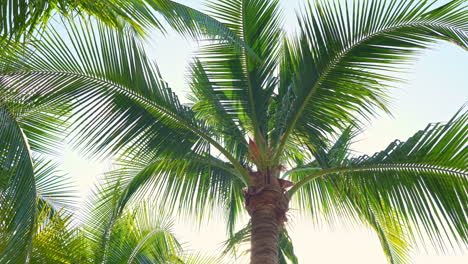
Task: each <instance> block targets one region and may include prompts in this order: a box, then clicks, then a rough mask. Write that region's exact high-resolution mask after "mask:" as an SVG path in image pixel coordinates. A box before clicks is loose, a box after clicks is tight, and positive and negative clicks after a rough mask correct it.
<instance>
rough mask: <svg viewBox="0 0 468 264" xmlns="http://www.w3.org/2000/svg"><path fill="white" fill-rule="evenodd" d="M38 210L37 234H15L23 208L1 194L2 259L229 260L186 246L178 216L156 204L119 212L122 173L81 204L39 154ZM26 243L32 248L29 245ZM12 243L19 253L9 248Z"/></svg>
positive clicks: (193, 263) (190, 263)
mask: <svg viewBox="0 0 468 264" xmlns="http://www.w3.org/2000/svg"><path fill="white" fill-rule="evenodd" d="M34 164H35V168H36V170H35V174H34V175H35V180H36V187H37V190H36V193H37V194H38V197H37V200H36V201H37V211H38V212H37V214H36V217H35V221H36V222H35V223H34V226H33V230H32V234H31V235H30V236H31V239H30V240H27V239H24V238H22V239H21V238H20V239H18V238H16V239H12V238H11V237H15V234H14V231H18V230H17V229H12V228H11V222H12V220H11V219H14V218H17V217H18V215H20V214H21V211H20V210H17V208H14V207H13V206H11V205H12V203H11V202H10V201H9V198H10V197H9V195H8V193H5V192H2V193H1V200H0V205H1V207H0V237H1V238H2V239H1V240H0V250H1V252H2V254H1V255H0V260H1V261H2V263H38V264H39V263H40V264H47V263H51V264H57V263H64V264H65V263H177V264H198V263H200V264H201V263H208V264H209V263H213V264H214V263H223V261H222V259H221V258H219V257H218V258H214V257H208V256H203V255H201V254H198V253H196V252H195V253H194V252H189V251H186V250H184V249H183V247H182V245H181V244H180V243H179V242H178V240H177V239H176V238H175V236H174V235H173V233H172V229H173V227H172V226H173V223H172V219H171V218H169V217H168V216H167V214H165V212H164V211H163V210H161V209H159V208H161V207H160V206H157V205H155V204H151V205H150V204H147V203H143V202H141V203H133V204H132V205H131V206H128V207H127V208H126V209H125V210H124V211H123V212H122V213H121V216H120V217H119V218H118V219H116V218H114V217H113V212H114V210H113V209H114V207H115V206H116V205H117V203H116V202H117V200H118V199H119V197H120V195H121V193H120V192H121V191H122V190H123V188H121V185H120V184H119V179H117V178H114V179H113V180H112V181H104V182H103V181H101V182H100V183H99V184H97V185H96V186H95V188H94V189H93V190H94V191H93V193H92V195H90V197H89V198H88V200H87V201H86V203H85V206H84V211H81V210H77V209H78V208H76V207H75V205H74V202H75V199H73V198H76V197H74V196H73V187H72V185H71V181H70V179H69V178H67V177H64V176H62V175H61V174H60V172H59V171H58V170H57V169H56V167H57V164H54V163H51V162H47V161H45V160H44V159H35V161H34ZM24 246H26V247H27V248H26V250H24ZM6 248H10V249H12V250H15V254H9V253H10V251H8V250H5V249H6Z"/></svg>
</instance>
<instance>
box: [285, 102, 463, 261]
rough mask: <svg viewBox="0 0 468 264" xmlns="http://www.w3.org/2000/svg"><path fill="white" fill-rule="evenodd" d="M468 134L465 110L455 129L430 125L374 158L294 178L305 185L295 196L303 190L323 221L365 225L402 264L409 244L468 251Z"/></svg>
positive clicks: (449, 125)
mask: <svg viewBox="0 0 468 264" xmlns="http://www.w3.org/2000/svg"><path fill="white" fill-rule="evenodd" d="M467 129H468V112H466V111H465V110H460V111H459V112H458V113H457V114H456V115H455V116H454V117H453V118H452V120H450V121H449V122H448V123H446V124H441V123H436V124H432V125H429V126H428V127H427V128H426V129H425V130H421V131H419V132H418V133H416V134H415V135H414V136H413V137H411V138H409V139H408V140H407V141H406V142H400V141H395V142H393V143H392V144H390V146H389V147H388V148H387V149H386V150H384V151H382V152H378V153H376V154H375V155H373V156H372V157H369V156H362V157H358V158H344V159H342V160H341V162H339V163H338V164H334V165H333V166H332V167H330V168H325V169H317V170H316V172H313V173H310V172H309V173H307V174H304V173H303V174H302V176H301V175H299V174H297V173H296V174H291V175H292V178H293V179H294V180H297V181H298V183H297V184H296V186H294V187H293V188H292V189H291V190H290V193H291V194H294V193H295V192H296V191H298V193H297V194H298V197H297V199H298V200H297V201H298V202H299V204H302V205H303V206H308V207H309V208H315V210H313V212H315V214H317V213H326V214H335V215H337V214H340V215H344V216H349V218H351V219H359V218H362V219H363V220H364V221H365V222H367V223H368V224H370V225H371V226H372V227H373V228H374V229H375V230H376V231H377V233H378V235H379V238H380V239H381V242H382V245H383V246H384V249H385V251H386V253H387V255H388V256H389V259H390V260H391V261H393V262H395V263H401V262H403V263H404V260H407V259H406V257H405V255H406V254H407V252H406V251H407V248H408V245H409V244H411V243H414V242H415V241H416V242H422V245H423V246H428V245H429V244H431V245H433V246H434V247H436V248H438V249H442V250H443V249H446V248H447V247H448V246H447V245H451V246H456V245H457V246H459V247H461V248H463V247H464V245H466V241H467V231H468V230H467V228H466V227H467V222H466V219H467V217H466V212H467V209H468V208H467V207H466V204H468V203H467V201H468V197H467V195H466V194H467V193H468V192H467V188H468V178H467V176H468V173H467V171H466V164H468V160H467V157H468V155H467V150H468V148H467V142H468V141H467V138H468V137H467V135H468V134H467V133H468V130H467ZM306 175H307V176H306ZM296 177H298V178H296ZM312 179H315V180H313V181H312ZM306 184H307V185H306ZM307 204H308V205H307ZM317 204H321V205H320V206H322V207H320V206H317ZM316 206H317V207H316ZM317 208H321V209H319V210H318V211H317ZM390 242H392V243H390Z"/></svg>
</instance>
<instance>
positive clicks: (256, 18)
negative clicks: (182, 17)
mask: <svg viewBox="0 0 468 264" xmlns="http://www.w3.org/2000/svg"><path fill="white" fill-rule="evenodd" d="M208 6H209V8H210V12H209V14H211V15H212V16H213V17H215V18H217V19H219V20H220V21H221V22H223V23H224V24H226V25H227V26H228V27H229V28H230V29H231V30H232V31H233V32H235V33H236V34H237V35H239V36H240V37H241V39H242V40H243V41H244V42H245V44H246V45H248V46H249V47H250V48H251V50H252V51H253V53H254V54H255V55H252V53H251V52H249V50H248V49H245V48H244V49H242V52H238V50H236V49H233V48H232V47H230V46H228V45H224V44H211V43H210V44H209V45H207V46H205V47H204V48H203V49H202V51H201V52H200V55H199V60H200V62H201V63H200V65H199V66H198V67H199V69H203V71H204V72H205V76H206V77H208V79H207V80H208V81H209V83H210V85H211V86H213V87H214V89H213V91H212V92H211V93H212V95H211V96H210V99H213V98H222V101H221V102H220V105H219V106H218V107H217V108H214V109H213V110H218V111H219V110H220V111H221V112H220V113H222V114H223V115H225V113H228V114H229V115H231V119H232V120H233V122H235V123H238V124H240V125H242V126H245V130H247V131H249V132H251V133H253V134H254V137H255V138H264V139H266V136H267V130H268V107H269V104H270V98H271V94H272V93H273V90H274V88H275V86H276V78H274V76H273V73H274V72H273V71H274V69H275V67H276V60H277V57H278V47H279V45H278V39H279V37H280V34H281V28H280V27H281V12H280V10H279V7H278V1H265V0H238V1H216V2H210V3H209V4H208ZM196 99H197V101H196V103H203V102H204V101H205V100H206V99H205V98H196ZM206 104H210V101H209V100H207V101H206ZM216 116H218V115H217V114H215V115H214V117H216Z"/></svg>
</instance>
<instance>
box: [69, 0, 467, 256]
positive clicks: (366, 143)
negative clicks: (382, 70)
mask: <svg viewBox="0 0 468 264" xmlns="http://www.w3.org/2000/svg"><path fill="white" fill-rule="evenodd" d="M179 2H181V3H183V4H187V5H189V6H191V7H195V8H199V9H202V7H203V6H202V4H201V3H202V1H195V0H193V1H179ZM302 2H303V1H299V0H293V1H291V0H288V1H285V0H283V1H282V2H281V4H282V6H283V7H284V8H285V24H286V29H287V30H288V31H289V30H291V29H293V28H294V26H295V19H294V9H297V8H298V7H299V6H300V3H302ZM151 35H152V36H151V40H150V42H149V43H150V44H149V45H148V53H149V55H150V56H151V57H153V58H154V59H155V61H156V62H157V63H158V65H159V67H160V70H161V73H162V76H163V78H164V79H165V80H166V81H167V82H168V83H169V85H170V86H171V87H172V89H173V90H174V91H175V92H176V93H177V94H178V95H179V96H180V97H181V98H185V97H186V94H187V91H188V86H187V83H186V80H187V66H188V63H189V62H190V58H191V57H192V55H193V54H194V52H195V51H196V50H197V47H198V45H197V43H196V42H194V41H189V40H185V39H184V38H182V37H180V36H177V35H176V34H173V33H172V32H169V34H167V35H166V36H163V35H161V34H159V33H156V32H155V33H154V34H151ZM467 75H468V52H466V51H463V50H462V49H461V48H458V47H456V46H454V45H453V44H446V43H437V44H435V45H433V46H432V47H431V48H430V49H429V50H427V51H425V52H424V53H423V54H422V55H421V56H420V58H419V60H418V61H417V62H416V63H414V64H413V65H411V67H410V69H409V70H408V71H407V72H406V73H404V74H402V76H403V77H405V78H406V79H407V80H408V82H407V83H405V84H402V85H399V86H398V88H397V89H395V90H392V91H391V95H392V103H391V109H392V114H393V116H389V115H387V114H384V113H382V114H381V115H380V116H379V117H376V118H374V119H373V120H371V122H368V123H366V125H365V129H364V133H362V134H361V135H360V136H359V137H358V138H357V142H356V143H355V144H354V145H353V150H355V152H356V153H358V154H363V153H365V154H372V153H374V152H376V151H379V150H383V149H384V148H385V147H386V146H387V145H388V144H389V143H390V142H392V141H393V140H395V139H401V140H405V139H407V138H408V137H409V136H411V135H413V134H414V133H415V132H416V131H418V130H420V129H423V128H425V126H426V125H427V124H428V123H431V122H437V121H447V120H449V119H450V117H451V116H452V115H453V114H454V113H455V112H456V111H457V110H458V109H459V108H460V107H461V106H462V105H463V104H464V103H466V102H467V101H468V76H467ZM62 162H63V164H64V168H65V170H66V171H67V172H69V174H70V176H71V177H73V178H74V179H76V181H77V183H78V185H79V188H80V190H81V193H82V194H84V193H86V192H87V190H88V189H89V187H90V186H92V184H93V182H94V179H95V178H96V177H98V175H99V174H101V173H103V172H105V171H106V169H107V168H108V165H106V164H104V163H99V162H96V161H91V160H86V159H84V158H83V157H81V156H80V154H79V153H77V152H75V151H73V150H71V149H68V150H67V151H65V154H64V155H63V157H62ZM289 217H290V221H289V222H288V228H290V235H291V237H292V239H293V241H294V246H295V251H296V254H297V256H298V257H299V261H300V263H329V264H334V263H349V264H354V263H360V264H366V263H373V264H380V263H382V264H384V263H387V261H386V259H385V256H384V255H383V253H382V250H381V248H380V244H379V242H378V239H377V236H376V235H375V234H373V233H372V232H371V231H370V230H367V229H366V228H364V227H361V228H354V229H349V228H345V227H335V229H333V230H331V229H330V227H327V226H319V227H317V226H313V225H312V222H311V221H310V219H307V218H302V217H299V216H297V215H296V214H295V213H294V211H292V212H290V216H289ZM175 233H176V234H177V236H178V237H179V238H180V239H181V240H182V241H185V242H186V246H187V247H188V248H191V249H194V250H202V251H204V252H207V253H210V254H217V253H219V251H218V250H219V246H220V243H221V242H222V241H223V240H224V239H225V227H224V224H223V221H222V218H220V219H215V220H213V221H211V222H209V223H206V224H204V225H202V226H201V227H200V228H197V227H195V226H194V225H193V224H191V223H190V222H188V221H186V222H184V220H179V221H178V223H177V224H176V226H175ZM412 257H413V262H412V263H416V264H432V263H433V264H435V263H445V264H461V263H463V264H466V263H468V256H467V255H463V254H462V253H460V252H449V254H448V255H436V253H435V252H433V251H429V252H416V253H415V254H413V256H412ZM239 263H245V261H240V262H239Z"/></svg>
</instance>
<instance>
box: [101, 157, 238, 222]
mask: <svg viewBox="0 0 468 264" xmlns="http://www.w3.org/2000/svg"><path fill="white" fill-rule="evenodd" d="M145 158H146V159H145ZM118 166H119V169H117V170H115V171H114V172H111V173H110V174H109V175H108V177H109V178H110V179H114V180H115V179H118V180H119V181H120V184H122V188H123V190H122V195H121V197H120V199H119V201H118V205H117V206H118V208H116V210H117V214H118V212H120V211H121V210H123V208H125V206H127V205H128V204H129V202H130V201H137V200H140V199H144V197H151V198H152V199H155V200H157V201H159V202H160V203H161V204H165V205H166V206H167V207H168V208H171V210H173V211H174V212H177V213H182V214H185V213H188V214H189V215H193V216H197V217H198V218H199V219H206V218H208V219H209V218H210V217H211V216H212V215H211V213H212V212H214V211H215V210H223V211H225V212H226V215H227V216H228V222H229V223H230V225H229V226H230V227H228V230H232V228H233V226H234V225H235V223H236V220H237V219H238V217H239V216H240V215H241V212H242V208H243V204H242V187H243V186H244V185H243V182H242V181H241V180H240V179H239V177H238V172H236V171H235V168H234V167H233V166H232V165H230V164H229V163H227V162H224V161H221V160H220V159H217V158H215V157H213V156H211V155H209V154H204V155H198V154H196V153H187V155H186V156H185V157H180V158H178V159H172V158H163V157H159V156H157V155H153V156H152V155H150V153H148V155H146V156H145V157H142V156H140V157H139V158H138V160H137V159H136V158H134V157H129V158H127V159H126V160H121V162H120V163H119V164H118ZM200 212H203V213H200Z"/></svg>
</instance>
